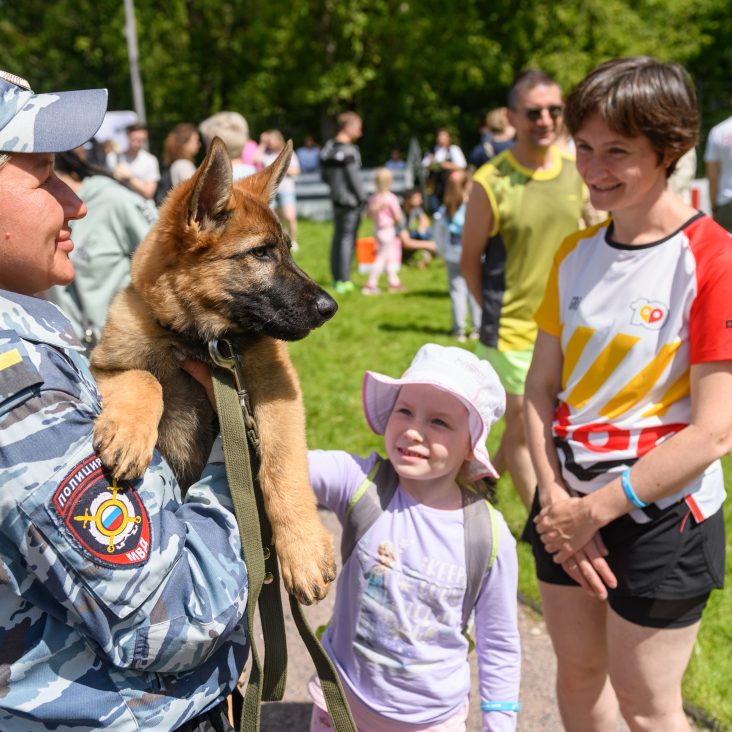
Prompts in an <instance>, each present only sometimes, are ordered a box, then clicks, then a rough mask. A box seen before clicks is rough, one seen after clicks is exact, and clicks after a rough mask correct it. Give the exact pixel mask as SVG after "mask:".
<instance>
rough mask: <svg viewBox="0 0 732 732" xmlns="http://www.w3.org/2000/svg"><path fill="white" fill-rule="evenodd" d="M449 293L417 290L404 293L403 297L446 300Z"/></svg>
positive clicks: (445, 291)
mask: <svg viewBox="0 0 732 732" xmlns="http://www.w3.org/2000/svg"><path fill="white" fill-rule="evenodd" d="M448 295H449V293H448V292H447V290H419V289H417V288H415V289H413V290H408V291H407V292H405V293H402V297H432V298H439V299H441V300H444V299H445V298H447V297H448Z"/></svg>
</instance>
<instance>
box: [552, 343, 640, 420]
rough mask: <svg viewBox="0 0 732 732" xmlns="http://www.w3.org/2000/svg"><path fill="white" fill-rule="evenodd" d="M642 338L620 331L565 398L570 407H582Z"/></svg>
mask: <svg viewBox="0 0 732 732" xmlns="http://www.w3.org/2000/svg"><path fill="white" fill-rule="evenodd" d="M639 340H640V338H637V337H636V336H630V335H625V334H624V333H619V334H618V335H616V336H615V337H614V338H613V339H612V340H611V341H610V343H608V344H607V346H605V348H603V349H602V351H600V353H599V355H598V356H597V358H596V359H595V360H594V361H593V363H592V365H591V366H590V368H589V369H588V370H587V373H586V374H585V375H584V376H583V377H582V378H581V379H580V380H579V381H578V382H577V384H576V385H575V387H574V389H572V391H571V392H570V394H569V396H568V397H567V399H566V400H565V401H566V402H567V404H569V406H570V407H574V408H575V409H581V408H582V407H583V406H584V405H585V404H586V403H587V402H588V400H589V399H591V398H592V396H593V395H594V394H595V393H596V392H597V391H598V390H599V389H600V387H602V385H603V384H604V383H605V381H607V379H608V377H609V376H610V374H612V372H613V371H615V369H616V368H617V367H618V365H619V364H620V362H621V361H622V360H623V359H624V358H625V357H626V355H627V354H628V351H630V349H631V348H633V346H634V345H635V344H636V343H638V341H639Z"/></svg>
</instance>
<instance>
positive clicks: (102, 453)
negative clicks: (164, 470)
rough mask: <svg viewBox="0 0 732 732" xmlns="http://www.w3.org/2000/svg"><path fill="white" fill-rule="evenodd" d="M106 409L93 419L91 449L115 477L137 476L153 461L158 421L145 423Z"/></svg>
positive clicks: (119, 478) (124, 478) (118, 478)
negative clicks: (92, 444)
mask: <svg viewBox="0 0 732 732" xmlns="http://www.w3.org/2000/svg"><path fill="white" fill-rule="evenodd" d="M116 412H117V410H115V409H114V408H112V407H109V408H105V409H104V410H103V411H102V413H101V414H100V415H99V416H98V417H97V419H96V421H95V422H94V449H95V450H96V452H97V454H98V455H99V457H100V458H101V459H102V463H103V464H104V465H105V466H106V467H107V468H108V469H109V471H110V472H111V473H112V475H113V476H114V477H115V478H117V480H132V479H134V478H139V477H140V476H141V475H142V474H143V473H144V472H145V470H146V469H147V466H148V465H149V464H150V461H151V460H152V455H153V450H154V449H155V443H156V442H157V439H158V430H157V423H155V424H154V425H153V424H145V422H144V421H143V422H142V423H139V422H136V421H134V420H131V419H130V418H129V417H128V416H127V415H124V414H123V415H118V414H117V413H116Z"/></svg>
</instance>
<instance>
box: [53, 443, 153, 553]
mask: <svg viewBox="0 0 732 732" xmlns="http://www.w3.org/2000/svg"><path fill="white" fill-rule="evenodd" d="M52 503H53V507H54V509H55V510H56V512H57V513H58V515H59V516H60V517H61V519H62V520H63V522H64V524H65V526H66V527H67V528H68V529H69V531H70V532H71V534H72V535H73V536H74V538H75V539H76V540H77V541H78V542H79V543H80V544H81V545H82V546H83V547H84V549H86V550H87V551H89V552H91V554H92V555H93V556H94V558H95V559H96V560H97V561H99V560H101V561H102V562H103V563H104V564H108V565H113V566H116V567H119V566H136V565H139V564H142V563H143V562H144V561H145V560H146V559H147V557H148V554H149V553H150V520H149V518H148V515H147V511H146V510H145V507H144V506H143V505H142V501H140V498H139V496H138V495H137V492H136V491H135V490H134V488H132V487H131V485H130V483H128V482H127V481H117V480H115V479H114V478H112V477H111V476H110V475H109V473H107V471H106V470H105V469H104V467H103V466H102V461H101V460H100V459H99V457H98V456H97V455H90V456H89V457H88V458H86V459H85V460H82V461H81V462H80V463H79V464H78V465H77V466H76V467H74V469H73V470H72V471H71V472H70V473H69V474H68V475H67V476H66V477H65V478H64V479H63V480H62V481H61V484H60V485H59V487H58V488H57V489H56V492H55V493H54V494H53V501H52Z"/></svg>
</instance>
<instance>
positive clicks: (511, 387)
mask: <svg viewBox="0 0 732 732" xmlns="http://www.w3.org/2000/svg"><path fill="white" fill-rule="evenodd" d="M475 355H476V356H477V357H478V358H480V359H483V361H488V363H489V364H490V365H491V366H493V368H494V369H495V370H496V373H497V374H498V378H499V379H500V380H501V384H503V388H504V389H505V390H506V393H507V394H514V395H515V396H521V395H522V394H523V393H524V383H525V382H526V374H528V373H529V366H531V357H532V356H533V355H534V347H533V346H529V348H525V349H524V350H522V351H499V350H498V349H497V348H492V347H491V346H486V345H484V344H483V343H478V346H477V347H476V349H475Z"/></svg>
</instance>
